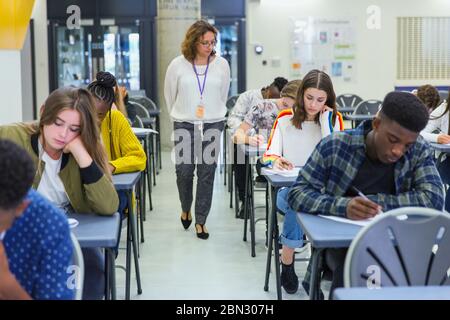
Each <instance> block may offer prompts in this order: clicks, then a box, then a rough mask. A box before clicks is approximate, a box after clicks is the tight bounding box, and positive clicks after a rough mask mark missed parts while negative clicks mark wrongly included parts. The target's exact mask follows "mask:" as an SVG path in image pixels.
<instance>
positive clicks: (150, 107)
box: [129, 95, 162, 169]
mask: <svg viewBox="0 0 450 320" xmlns="http://www.w3.org/2000/svg"><path fill="white" fill-rule="evenodd" d="M129 101H132V102H137V103H139V104H141V105H142V106H143V107H144V108H146V109H147V111H148V113H149V116H150V119H153V120H154V122H155V123H154V125H153V124H150V123H149V122H147V123H148V124H149V126H146V124H147V123H146V122H144V126H145V127H150V128H151V129H155V130H156V131H158V132H160V131H161V125H160V113H161V110H160V109H159V108H158V107H157V106H156V103H154V102H153V100H152V99H150V98H148V97H147V96H145V95H143V96H142V95H139V96H133V97H130V98H129ZM145 120H147V119H145ZM154 139H155V140H156V163H157V164H158V166H159V169H162V161H161V135H159V134H157V135H154Z"/></svg>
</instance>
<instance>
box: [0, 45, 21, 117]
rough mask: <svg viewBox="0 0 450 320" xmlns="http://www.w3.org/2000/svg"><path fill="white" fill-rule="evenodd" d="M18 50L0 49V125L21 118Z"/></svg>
mask: <svg viewBox="0 0 450 320" xmlns="http://www.w3.org/2000/svg"><path fill="white" fill-rule="evenodd" d="M20 64H21V62H20V51H18V50H0V70H1V72H0V97H2V99H1V102H0V125H2V124H6V123H11V122H17V121H21V120H22V82H21V72H20V70H21V66H20Z"/></svg>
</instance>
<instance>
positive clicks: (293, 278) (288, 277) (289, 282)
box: [281, 261, 298, 294]
mask: <svg viewBox="0 0 450 320" xmlns="http://www.w3.org/2000/svg"><path fill="white" fill-rule="evenodd" d="M281 286H282V287H283V288H284V290H286V292H287V293H289V294H294V293H296V292H297V290H298V277H297V275H296V274H295V268H294V261H292V263H291V264H284V263H283V262H281Z"/></svg>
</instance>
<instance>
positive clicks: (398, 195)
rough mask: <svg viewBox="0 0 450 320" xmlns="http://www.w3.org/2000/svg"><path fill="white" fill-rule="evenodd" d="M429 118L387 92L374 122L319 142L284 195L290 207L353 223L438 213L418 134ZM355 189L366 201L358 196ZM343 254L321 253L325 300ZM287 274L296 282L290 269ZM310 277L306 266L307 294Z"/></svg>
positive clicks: (435, 181) (429, 156)
mask: <svg viewBox="0 0 450 320" xmlns="http://www.w3.org/2000/svg"><path fill="white" fill-rule="evenodd" d="M428 118H429V114H428V111H427V109H426V107H425V106H424V105H423V104H422V102H420V100H419V99H418V98H417V97H415V96H414V95H412V94H410V93H406V92H391V93H389V94H387V95H386V97H385V99H384V101H383V106H382V108H381V110H380V111H379V112H378V114H377V116H376V118H375V119H374V120H373V121H365V122H363V123H362V124H361V125H360V126H358V127H357V128H356V129H354V130H349V131H343V132H337V133H334V134H333V135H330V136H328V137H326V138H324V139H323V140H322V141H321V142H320V143H319V145H318V146H317V147H316V149H315V150H314V152H313V153H312V155H311V157H310V158H309V159H308V161H307V163H306V164H305V166H304V167H303V168H302V170H300V173H299V176H298V178H297V181H296V183H295V184H294V185H293V186H292V188H291V190H290V192H289V195H288V202H289V205H290V207H291V208H292V209H293V210H295V211H299V212H305V213H310V214H325V215H336V216H341V217H347V218H349V219H353V220H361V219H367V218H371V217H374V216H375V215H377V214H378V213H379V212H381V211H388V210H391V209H395V208H399V207H405V206H418V207H428V208H435V209H438V210H442V209H443V205H444V192H443V190H444V189H443V185H442V181H441V179H440V177H439V174H438V172H437V169H436V166H435V162H434V157H433V151H432V149H431V148H430V146H429V144H428V143H427V142H425V140H423V139H422V137H420V136H419V133H420V131H421V130H422V129H423V128H425V126H426V124H427V122H428ZM354 188H356V189H357V190H360V191H361V192H362V193H363V194H365V195H367V198H364V197H361V196H358V194H357V193H356V192H355V191H354ZM346 252H347V249H327V250H326V251H325V262H326V264H327V267H328V268H329V269H330V270H331V271H332V272H333V282H332V286H331V290H330V297H331V296H332V292H333V290H334V289H335V288H337V287H342V286H343V270H344V260H345V255H346ZM288 272H290V273H291V274H290V277H288V278H290V279H292V282H293V283H295V281H296V280H297V276H296V275H295V271H294V269H293V268H292V270H289V271H288ZM309 276H310V274H309V266H308V272H307V274H306V276H305V280H304V281H303V283H302V284H303V287H304V288H305V290H306V291H307V292H308V291H309ZM297 283H298V280H297ZM287 285H289V284H287Z"/></svg>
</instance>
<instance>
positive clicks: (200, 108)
mask: <svg viewBox="0 0 450 320" xmlns="http://www.w3.org/2000/svg"><path fill="white" fill-rule="evenodd" d="M209 58H210V57H208V63H207V65H206V70H205V73H204V76H205V77H204V78H203V83H200V75H199V74H198V72H197V69H196V68H195V64H194V63H192V68H193V69H194V73H195V77H196V78H197V84H198V91H199V93H200V101H199V103H198V104H197V107H196V109H195V117H196V118H197V119H203V118H204V117H205V104H204V103H203V92H205V85H206V77H207V76H208V69H209ZM202 132H203V130H202Z"/></svg>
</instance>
